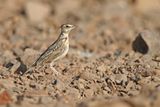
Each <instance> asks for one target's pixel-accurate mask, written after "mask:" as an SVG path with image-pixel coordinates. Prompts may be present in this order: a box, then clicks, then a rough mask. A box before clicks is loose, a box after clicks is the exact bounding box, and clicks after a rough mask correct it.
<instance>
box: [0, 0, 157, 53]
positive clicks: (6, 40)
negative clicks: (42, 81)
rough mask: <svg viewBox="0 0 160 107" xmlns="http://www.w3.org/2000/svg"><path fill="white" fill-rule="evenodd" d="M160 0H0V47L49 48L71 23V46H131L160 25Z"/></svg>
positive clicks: (99, 50) (108, 48) (89, 48)
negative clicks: (143, 32)
mask: <svg viewBox="0 0 160 107" xmlns="http://www.w3.org/2000/svg"><path fill="white" fill-rule="evenodd" d="M159 16H160V1H159V0H112V1H111V0H87V1H86V0H0V44H1V45H0V50H1V51H2V50H6V49H7V50H8V49H9V50H10V49H17V48H18V49H21V50H24V49H25V48H28V47H29V48H33V49H35V50H44V49H45V48H46V47H47V46H48V45H49V44H51V43H52V42H53V41H54V40H55V39H56V38H57V36H58V34H59V30H60V29H59V26H60V25H61V24H64V23H71V24H74V25H76V26H77V29H76V30H75V31H73V32H72V34H71V36H70V38H71V39H70V42H71V49H73V50H74V49H77V48H78V50H81V51H88V52H95V53H103V52H104V53H105V52H106V51H115V50H117V49H119V50H130V49H131V48H130V44H131V41H132V40H133V39H134V38H135V36H137V32H139V31H141V30H144V29H154V30H157V31H159V29H160V22H159V18H160V17H159Z"/></svg>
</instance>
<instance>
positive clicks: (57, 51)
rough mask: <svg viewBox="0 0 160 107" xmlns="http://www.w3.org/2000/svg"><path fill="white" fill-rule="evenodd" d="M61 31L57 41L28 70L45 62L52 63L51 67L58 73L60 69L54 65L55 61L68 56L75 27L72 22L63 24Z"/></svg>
mask: <svg viewBox="0 0 160 107" xmlns="http://www.w3.org/2000/svg"><path fill="white" fill-rule="evenodd" d="M60 28H61V32H60V34H59V37H58V38H57V40H56V41H55V42H53V43H52V44H51V45H50V46H49V47H48V48H47V49H46V50H45V51H44V52H43V53H42V54H41V55H40V56H39V57H38V58H37V59H36V60H35V62H34V63H33V64H32V65H31V67H30V68H29V70H27V72H30V69H31V68H33V67H38V66H43V65H44V64H45V63H50V68H51V69H52V70H53V71H54V72H55V73H56V74H59V73H58V71H57V70H56V69H55V68H54V67H53V65H54V63H55V61H57V60H59V59H62V58H63V57H65V56H66V54H67V53H68V50H69V33H70V32H71V31H72V30H73V29H74V28H75V25H72V24H63V25H61V27H60Z"/></svg>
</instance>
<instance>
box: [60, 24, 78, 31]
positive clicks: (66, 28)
mask: <svg viewBox="0 0 160 107" xmlns="http://www.w3.org/2000/svg"><path fill="white" fill-rule="evenodd" d="M74 28H75V26H74V25H71V24H63V25H61V31H62V32H63V33H69V32H70V31H71V30H72V29H74Z"/></svg>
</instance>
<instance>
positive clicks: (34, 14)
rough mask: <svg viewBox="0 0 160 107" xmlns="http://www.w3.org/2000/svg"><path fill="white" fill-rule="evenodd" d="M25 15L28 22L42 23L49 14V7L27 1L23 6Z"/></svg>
mask: <svg viewBox="0 0 160 107" xmlns="http://www.w3.org/2000/svg"><path fill="white" fill-rule="evenodd" d="M25 11H26V14H27V16H28V18H29V20H30V21H32V22H40V21H43V20H44V19H45V18H46V17H47V16H48V15H49V13H50V7H49V6H48V5H47V4H42V3H40V2H38V1H28V2H27V3H26V6H25Z"/></svg>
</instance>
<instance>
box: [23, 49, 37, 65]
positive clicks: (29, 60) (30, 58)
mask: <svg viewBox="0 0 160 107" xmlns="http://www.w3.org/2000/svg"><path fill="white" fill-rule="evenodd" d="M38 53H39V52H37V51H35V50H33V49H30V48H27V49H26V50H25V51H24V54H23V56H22V57H21V60H22V62H23V63H24V64H25V65H31V64H33V62H34V61H35V60H36V59H37V58H38V56H39V54H38Z"/></svg>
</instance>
